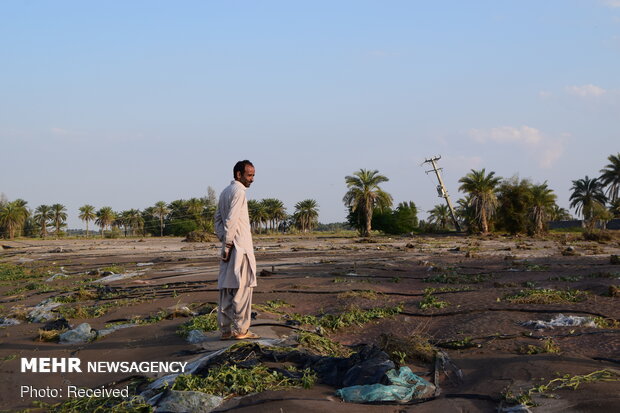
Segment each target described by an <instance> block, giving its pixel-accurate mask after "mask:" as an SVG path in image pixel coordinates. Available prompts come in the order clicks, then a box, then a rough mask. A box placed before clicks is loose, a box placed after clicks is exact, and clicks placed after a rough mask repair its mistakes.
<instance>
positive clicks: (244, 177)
mask: <svg viewBox="0 0 620 413" xmlns="http://www.w3.org/2000/svg"><path fill="white" fill-rule="evenodd" d="M237 181H239V182H241V183H242V184H243V185H244V186H245V187H246V188H249V187H250V185H252V182H254V167H253V166H251V165H246V166H245V171H244V172H243V173H240V172H237Z"/></svg>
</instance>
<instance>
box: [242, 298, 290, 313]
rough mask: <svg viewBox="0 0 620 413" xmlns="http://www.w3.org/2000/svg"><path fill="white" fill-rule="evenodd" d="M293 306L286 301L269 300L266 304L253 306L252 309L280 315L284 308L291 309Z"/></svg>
mask: <svg viewBox="0 0 620 413" xmlns="http://www.w3.org/2000/svg"><path fill="white" fill-rule="evenodd" d="M290 306H291V305H290V304H289V303H287V302H286V301H284V300H269V301H267V302H266V303H265V304H252V307H253V308H255V309H256V310H258V311H262V312H267V313H276V314H280V313H281V312H280V311H279V309H280V308H282V307H290Z"/></svg>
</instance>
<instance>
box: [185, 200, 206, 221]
mask: <svg viewBox="0 0 620 413" xmlns="http://www.w3.org/2000/svg"><path fill="white" fill-rule="evenodd" d="M185 206H186V208H187V212H188V213H189V214H190V215H191V216H193V217H194V218H195V219H196V220H198V219H199V218H200V216H201V215H202V212H203V210H204V208H205V202H204V201H203V200H202V199H198V198H191V199H190V200H188V201H187V203H186V205H185Z"/></svg>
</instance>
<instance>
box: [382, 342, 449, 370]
mask: <svg viewBox="0 0 620 413" xmlns="http://www.w3.org/2000/svg"><path fill="white" fill-rule="evenodd" d="M379 347H381V349H382V350H383V351H385V352H386V353H387V354H391V355H394V354H396V357H397V358H399V359H400V358H402V357H401V356H402V354H403V353H404V354H405V361H410V362H420V361H422V362H424V363H431V362H433V360H434V359H435V353H436V351H437V349H436V348H435V347H434V346H433V345H432V344H431V343H430V341H429V339H428V337H426V336H424V335H422V334H412V335H410V336H407V337H400V336H396V335H394V334H381V335H380V336H379ZM399 364H401V365H402V364H403V363H399Z"/></svg>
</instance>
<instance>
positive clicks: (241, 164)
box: [233, 159, 254, 179]
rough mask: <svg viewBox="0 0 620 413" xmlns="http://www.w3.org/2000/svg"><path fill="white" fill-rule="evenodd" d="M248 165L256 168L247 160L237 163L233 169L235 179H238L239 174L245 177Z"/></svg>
mask: <svg viewBox="0 0 620 413" xmlns="http://www.w3.org/2000/svg"><path fill="white" fill-rule="evenodd" d="M248 165H249V166H252V167H253V166H254V165H253V164H252V162H250V161H248V160H247V159H246V160H243V161H239V162H237V163H236V164H235V167H234V168H233V178H235V179H237V172H240V173H241V175H243V174H244V173H245V167H246V166H248Z"/></svg>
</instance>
